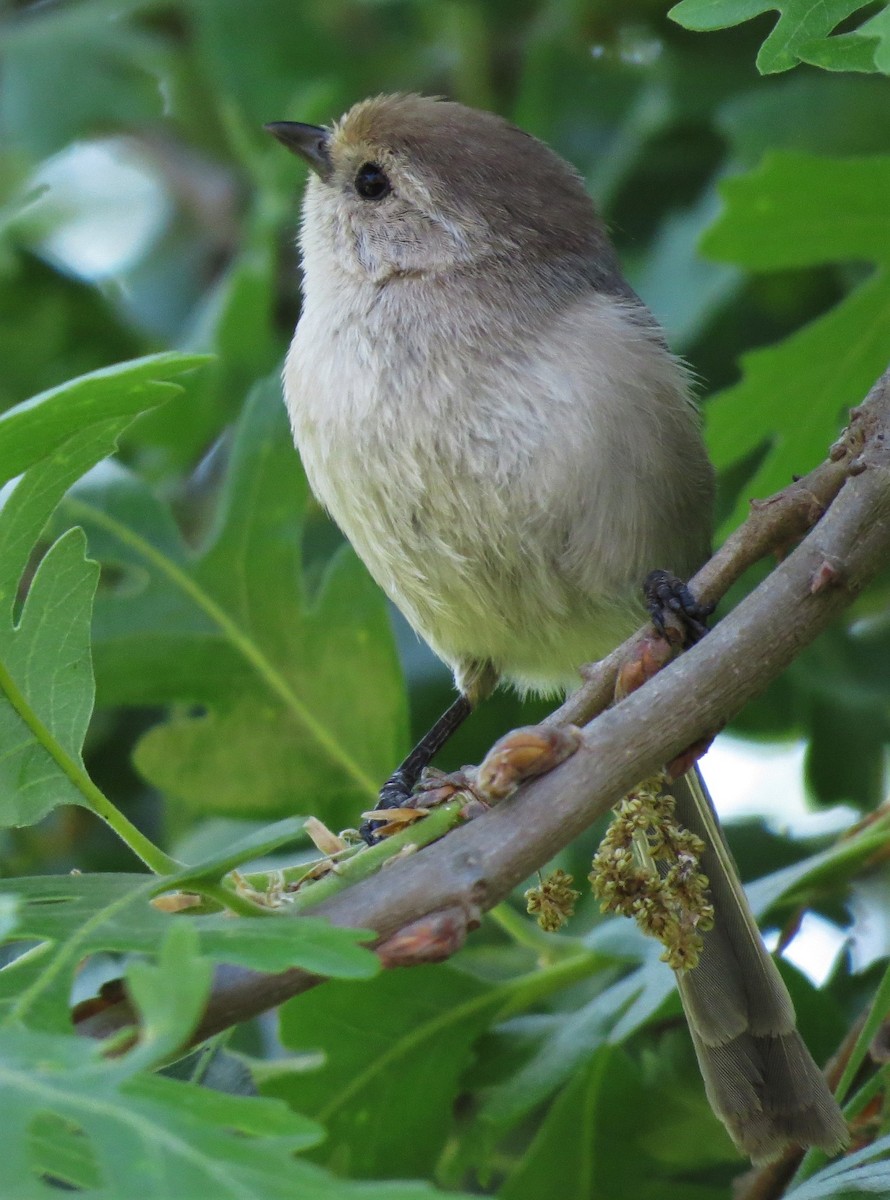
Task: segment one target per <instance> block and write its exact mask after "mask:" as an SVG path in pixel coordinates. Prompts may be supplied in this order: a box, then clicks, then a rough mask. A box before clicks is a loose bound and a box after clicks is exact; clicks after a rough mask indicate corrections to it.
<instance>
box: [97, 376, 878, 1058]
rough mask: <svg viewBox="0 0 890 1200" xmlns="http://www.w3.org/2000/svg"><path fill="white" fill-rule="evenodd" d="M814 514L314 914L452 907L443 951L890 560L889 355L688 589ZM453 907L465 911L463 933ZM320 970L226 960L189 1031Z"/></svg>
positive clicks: (589, 684)
mask: <svg viewBox="0 0 890 1200" xmlns="http://www.w3.org/2000/svg"><path fill="white" fill-rule="evenodd" d="M807 529H810V532H809V533H808V534H807V536H805V537H804V538H803V540H802V541H801V542H800V544H799V545H798V546H797V547H796V549H794V550H793V552H791V553H790V554H789V555H788V557H787V558H785V559H784V561H782V562H781V563H780V564H779V565H778V566H777V567H776V568H775V570H774V571H773V572H772V573H771V574H770V576H769V577H768V578H767V579H766V580H765V581H764V582H763V583H761V584H760V586H759V587H757V588H756V589H755V590H754V591H753V592H751V593H750V594H749V595H748V596H747V597H746V598H745V599H744V600H743V601H742V602H741V603H740V604H739V605H738V606H737V607H736V608H735V609H734V610H733V611H732V612H731V613H729V615H728V616H726V617H725V618H724V619H723V620H722V621H721V622H720V623H719V625H718V626H717V627H716V629H715V630H714V631H713V632H712V633H710V634H709V635H708V636H707V637H706V638H704V639H703V641H701V642H699V643H698V645H696V646H694V647H693V648H692V649H691V650H689V651H688V652H687V653H686V654H684V655H682V657H680V658H679V659H677V660H676V661H674V662H672V663H670V664H669V665H668V666H667V667H666V668H665V669H664V670H663V671H662V672H661V673H660V674H658V675H656V676H655V678H653V679H652V680H650V681H649V682H648V683H647V684H645V685H644V686H643V687H641V688H640V689H639V690H637V691H635V692H632V693H631V694H630V695H628V696H627V697H626V698H625V699H623V700H621V701H620V703H618V704H616V705H615V706H614V707H612V708H608V709H607V711H602V710H603V709H605V708H606V706H607V705H608V704H609V703H610V702H611V700H612V697H613V695H614V687H615V681H616V679H617V674H618V670H619V668H620V665H621V664H622V663H623V662H625V661H626V660H627V658H628V656H629V655H633V654H634V653H635V650H636V649H637V648H638V646H639V644H640V641H641V639H642V637H643V636H644V634H642V633H641V634H638V635H636V637H634V638H632V639H630V641H629V642H627V643H625V645H624V646H622V647H620V648H619V649H618V650H617V651H615V652H614V653H613V654H611V655H609V657H608V658H606V659H604V660H603V661H602V662H601V663H599V664H597V665H595V666H594V667H593V668H591V669H589V671H588V672H587V679H586V682H585V684H584V686H583V687H582V688H581V689H580V691H579V692H578V693H576V694H575V695H574V696H572V697H570V698H569V700H568V701H567V702H566V703H565V704H564V705H562V707H561V708H560V709H558V710H557V712H556V713H554V714H553V716H552V717H551V718H550V721H551V722H552V723H558V724H564V723H567V722H571V723H576V724H580V723H583V724H584V726H585V727H584V730H583V736H582V737H581V739H580V745H579V748H578V750H577V752H576V753H575V754H573V755H572V756H571V757H570V758H568V759H567V760H566V761H565V762H563V763H562V764H561V765H560V766H558V767H557V768H556V769H554V770H553V771H552V772H551V773H550V774H547V775H543V776H540V777H538V778H536V779H534V780H531V781H530V782H529V783H527V784H525V785H524V786H523V787H521V788H520V789H519V790H518V791H517V792H516V793H515V795H513V796H512V797H510V798H509V799H508V800H506V801H504V802H503V803H501V804H499V805H498V806H497V807H496V808H493V809H491V810H490V811H489V812H487V813H485V814H484V815H483V816H480V817H479V818H478V819H476V820H473V821H471V822H469V823H468V824H466V825H464V826H462V827H460V828H457V829H455V830H453V831H452V832H451V833H449V834H448V836H447V837H445V838H443V839H442V840H441V841H438V842H436V843H434V844H433V845H431V846H428V847H426V848H425V849H424V850H423V851H422V852H419V853H418V854H416V855H413V856H411V857H408V858H405V859H403V860H401V861H399V862H396V863H394V864H393V865H392V866H391V867H390V868H389V869H388V870H386V871H382V872H381V873H379V874H378V875H376V876H374V877H373V878H371V879H367V880H364V881H362V882H361V883H358V884H356V885H355V886H354V887H351V888H349V889H347V890H346V891H343V892H340V893H339V894H337V895H335V896H333V897H332V898H330V899H328V900H326V901H325V902H324V903H322V904H320V905H318V906H317V907H313V908H312V909H311V911H312V913H313V915H324V916H327V917H328V918H329V919H330V920H331V921H333V922H334V923H335V924H337V925H342V926H358V927H363V928H371V929H374V930H376V931H377V933H378V935H379V937H380V940H381V942H382V941H385V940H386V939H389V938H392V936H393V935H394V934H396V933H398V931H400V930H405V929H406V927H408V926H411V925H415V923H416V922H418V921H420V920H421V919H422V918H424V917H427V916H429V917H430V922H431V928H438V926H441V925H442V924H443V921H442V919H440V918H437V917H436V914H443V913H444V914H447V920H446V921H445V922H444V924H445V925H447V928H448V931H449V932H448V937H447V938H446V939H445V943H446V948H445V950H444V951H443V956H444V954H445V953H449V952H453V950H454V949H456V948H457V946H458V945H459V944H460V941H461V940H462V935H463V934H464V933H465V932H466V930H467V929H468V928H471V927H472V926H473V925H474V924H475V923H476V922H477V921H478V919H479V914H480V913H481V912H484V911H485V910H487V909H489V908H491V907H493V906H494V905H495V904H497V903H499V902H500V901H501V900H502V899H504V897H505V896H507V895H508V894H509V893H510V891H511V890H512V889H513V888H514V887H515V886H516V885H517V884H519V883H521V882H522V881H523V880H524V879H525V878H526V877H527V876H528V875H529V874H531V872H533V871H534V870H535V869H536V868H538V867H540V866H541V865H542V864H543V863H545V862H547V861H548V860H549V859H551V858H552V857H553V856H554V855H555V854H556V853H557V852H558V851H560V850H561V849H563V847H565V846H567V845H568V844H569V843H570V842H571V841H572V840H573V839H574V838H575V837H577V836H578V835H579V834H581V833H582V832H583V831H584V830H585V829H586V828H587V827H588V826H589V825H590V824H591V823H592V822H593V821H594V820H596V819H597V817H599V816H600V815H601V814H602V813H604V812H605V811H606V810H607V809H608V808H609V807H610V806H611V805H612V804H614V803H615V802H616V801H617V800H619V799H620V798H621V797H622V796H624V795H625V794H626V793H627V791H628V790H629V789H630V788H631V787H633V786H634V785H635V784H637V783H638V782H639V781H640V780H641V779H645V778H646V777H648V776H649V775H651V774H652V773H653V772H655V771H656V770H658V769H660V768H661V767H662V765H663V764H664V763H665V762H668V761H670V760H671V759H672V758H674V757H675V756H676V755H677V754H679V753H680V752H681V751H683V750H684V749H685V748H686V747H688V746H690V745H691V744H693V743H694V742H696V741H698V740H699V739H701V738H703V737H705V736H707V735H710V734H713V733H715V732H716V731H718V730H719V729H721V728H722V727H723V726H724V725H725V724H726V723H727V722H728V721H729V720H730V719H731V718H732V717H733V716H735V715H736V714H737V713H738V712H739V711H740V710H741V709H742V708H743V707H744V705H745V704H746V703H747V702H748V701H749V700H751V699H752V698H753V697H754V696H756V695H758V694H759V693H760V692H762V691H763V690H764V688H765V687H766V686H767V685H768V684H769V683H770V682H771V681H772V680H773V679H775V678H776V676H778V675H779V674H780V673H781V672H782V671H783V670H784V669H785V667H787V666H788V664H789V663H790V662H791V661H792V660H793V659H794V658H795V656H796V655H798V654H799V653H800V652H801V650H803V649H804V648H805V647H806V646H807V645H809V644H810V643H811V642H812V641H813V640H814V639H815V638H816V637H818V635H819V634H820V633H821V632H822V631H823V630H824V629H826V627H827V626H828V625H829V624H830V623H831V622H832V621H833V620H834V619H835V618H836V617H837V616H838V614H839V613H841V612H842V611H843V610H844V609H845V608H846V607H847V606H848V605H849V604H851V603H852V601H853V600H854V599H855V598H856V597H857V596H858V595H859V593H860V592H861V591H862V589H863V588H864V587H865V586H866V585H867V584H868V583H869V582H870V581H871V580H872V579H873V578H874V576H875V575H876V574H877V573H878V572H879V571H880V570H881V569H882V568H885V567H886V566H887V565H888V564H890V370H888V371H887V372H885V374H884V375H883V376H882V377H881V379H880V380H879V381H878V383H877V384H876V385H875V387H874V388H873V389H872V390H871V392H870V393H869V396H868V398H867V399H866V401H865V402H864V404H863V405H862V406H861V407H860V408H858V409H856V410H855V411H854V412H853V413H852V414H851V422H850V425H849V427H848V429H847V430H846V431H845V433H844V434H843V436H842V438H841V439H840V441H839V442H837V443H836V444H835V446H833V447H832V448H831V451H830V453H829V458H828V460H827V461H826V462H825V463H823V464H822V465H821V466H819V467H817V468H816V469H815V470H814V471H812V472H811V473H810V474H809V475H807V476H805V477H804V478H803V479H801V480H799V481H796V482H795V483H792V484H791V485H790V486H789V487H788V488H785V489H784V490H783V491H781V492H779V493H777V494H776V495H775V496H773V497H771V498H770V499H768V500H766V501H762V502H755V503H753V504H752V512H751V515H750V516H749V517H748V519H747V521H745V523H744V524H743V525H742V526H741V527H740V528H739V529H738V530H737V531H736V532H735V533H734V534H733V535H732V536H731V537H730V538H729V539H728V540H727V541H726V543H725V544H724V545H723V546H722V547H721V549H720V550H719V551H718V552H717V553H716V554H715V555H714V557H713V558H712V559H711V560H710V562H708V563H707V564H706V566H704V567H703V568H702V570H701V571H700V572H699V573H698V575H697V576H696V577H695V579H694V580H692V588H693V591H694V592H695V593H696V595H697V596H698V597H699V598H700V599H702V600H704V601H715V600H718V599H719V598H720V597H721V596H722V595H723V594H724V593H725V591H726V589H727V588H728V587H729V586H730V585H731V584H732V583H734V582H735V581H736V580H737V579H738V578H739V577H740V576H741V575H742V574H743V572H744V571H745V570H746V569H747V568H748V567H749V566H750V565H751V564H752V563H753V562H755V561H757V560H758V559H759V558H762V557H764V556H765V555H766V554H768V553H770V552H775V551H784V550H785V549H787V547H788V546H789V545H791V544H792V543H793V542H794V541H796V540H797V539H798V538H800V537H801V536H802V535H803V534H805V533H806V531H807ZM596 713H599V714H600V715H598V716H596V717H595V719H593V720H591V719H590V718H591V717H592V716H593V715H594V714H596ZM455 913H458V914H461V913H462V914H463V930H462V931H459V934H455ZM294 919H297V920H298V919H299V917H295V918H294ZM458 924H459V922H458ZM417 928H418V927H417V926H416V925H415V930H416V929H417ZM403 940H404V939H403ZM408 941H409V942H410V941H411V938H410V937H409V938H408ZM389 961H392V959H391V958H390V960H389ZM402 961H403V960H402ZM318 982H320V981H319V979H318V977H316V976H313V975H310V974H308V973H307V972H305V971H302V970H297V969H293V970H288V971H283V972H280V973H277V974H263V973H260V972H256V971H248V970H245V969H243V968H235V967H222V968H220V969H219V970H218V972H217V975H216V978H215V982H214V987H213V990H212V994H211V996H210V999H209V1002H208V1005H207V1009H206V1011H205V1013H204V1016H203V1018H202V1020H201V1023H200V1025H199V1027H198V1028H197V1029H196V1031H195V1033H194V1035H193V1038H192V1044H194V1043H196V1042H199V1041H201V1040H203V1039H204V1038H206V1037H208V1036H210V1035H211V1034H214V1033H217V1032H219V1031H220V1030H222V1029H225V1028H228V1027H229V1026H230V1025H233V1024H235V1023H237V1022H240V1021H243V1020H246V1019H248V1018H250V1017H252V1016H255V1015H256V1014H258V1013H260V1012H263V1011H265V1010H267V1009H269V1008H272V1007H274V1006H276V1005H278V1004H281V1003H282V1002H283V1001H285V1000H287V999H289V998H290V997H292V996H295V995H297V994H298V993H300V992H302V991H305V990H306V989H307V988H309V987H312V986H314V985H315V984H316V983H318ZM133 1022H134V1016H133V1014H132V1012H131V1011H130V1009H129V1006H128V1005H127V1003H126V1002H125V1001H124V1002H122V1003H119V1004H115V1005H112V1006H111V1007H109V1008H108V1009H106V1010H105V1011H104V1012H101V1013H98V1014H95V1015H93V1016H91V1017H89V1018H87V1019H86V1020H84V1021H82V1022H80V1023H79V1025H78V1028H79V1030H80V1031H81V1032H82V1033H84V1034H87V1035H89V1036H106V1035H107V1034H108V1033H109V1032H110V1031H111V1030H112V1029H114V1028H119V1027H120V1026H121V1025H123V1024H132V1023H133Z"/></svg>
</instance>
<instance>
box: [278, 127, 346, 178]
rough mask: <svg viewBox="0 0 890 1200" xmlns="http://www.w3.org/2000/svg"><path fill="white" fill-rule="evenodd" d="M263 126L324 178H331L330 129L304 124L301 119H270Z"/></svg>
mask: <svg viewBox="0 0 890 1200" xmlns="http://www.w3.org/2000/svg"><path fill="white" fill-rule="evenodd" d="M263 128H264V129H265V130H266V132H267V133H271V134H272V136H273V137H275V138H278V140H279V142H281V144H282V146H285V147H287V149H288V150H290V151H292V152H293V153H294V154H299V156H300V158H302V159H305V161H306V162H307V163H308V164H309V166H310V167H311V168H312V170H313V171H314V172H315V173H316V175H319V176H320V177H321V178H322V179H328V178H330V174H331V155H330V143H331V134H330V131H329V130H327V129H325V128H324V126H322V125H302V124H301V123H300V122H299V121H270V122H269V124H268V125H264V126H263Z"/></svg>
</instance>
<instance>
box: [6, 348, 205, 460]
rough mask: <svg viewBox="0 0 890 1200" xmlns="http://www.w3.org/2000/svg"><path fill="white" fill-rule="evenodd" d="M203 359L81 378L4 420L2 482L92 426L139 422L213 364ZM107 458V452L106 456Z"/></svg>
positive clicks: (121, 367)
mask: <svg viewBox="0 0 890 1200" xmlns="http://www.w3.org/2000/svg"><path fill="white" fill-rule="evenodd" d="M207 361H208V360H207V356H206V355H203V354H179V353H175V352H172V351H171V352H169V353H166V354H152V355H149V356H148V357H147V358H137V359H134V360H133V361H132V362H126V363H118V364H116V365H115V366H113V367H105V368H103V369H102V370H100V371H92V372H90V374H89V375H81V376H80V377H79V378H77V379H72V380H71V381H70V382H68V383H63V384H62V385H61V386H60V387H56V388H51V389H50V390H49V391H48V392H42V393H41V394H40V395H39V396H34V397H33V398H32V399H30V400H26V401H25V402H24V403H22V404H18V405H16V407H15V408H11V409H9V410H8V411H7V412H5V413H3V415H2V416H0V483H2V482H5V481H6V480H7V479H12V478H13V476H15V475H18V474H20V473H21V472H22V471H24V470H26V469H27V468H28V467H29V466H31V465H32V463H36V462H38V461H39V460H40V459H41V458H45V457H46V456H47V455H48V454H51V453H52V452H53V451H55V450H57V449H59V448H60V447H61V446H62V445H63V444H64V443H65V442H66V441H67V440H68V439H69V438H70V437H71V436H72V435H73V434H76V433H78V432H80V431H81V430H83V429H84V428H85V427H86V426H88V425H98V424H99V423H100V422H102V421H107V420H110V419H111V418H124V417H126V418H128V420H127V421H126V422H124V423H123V424H122V425H121V429H123V428H125V427H126V424H128V423H129V421H130V420H132V419H133V417H135V416H137V415H138V414H139V413H142V412H145V411H146V410H147V409H150V408H155V407H157V405H159V404H163V403H164V402H165V401H166V400H169V399H170V398H171V397H172V396H175V395H177V393H179V392H180V391H181V390H182V388H181V386H180V385H179V384H176V383H173V382H172V381H173V380H174V379H175V378H176V377H177V376H179V375H182V374H183V373H184V372H186V371H191V370H193V369H194V368H195V367H198V366H201V365H202V364H203V363H205V362H207ZM106 453H107V452H106Z"/></svg>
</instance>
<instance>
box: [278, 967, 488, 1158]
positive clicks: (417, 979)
mask: <svg viewBox="0 0 890 1200" xmlns="http://www.w3.org/2000/svg"><path fill="white" fill-rule="evenodd" d="M502 1002H503V996H502V994H501V993H500V992H499V991H498V989H495V988H491V987H488V986H486V985H484V984H481V983H477V982H475V981H474V980H473V979H471V978H470V977H469V976H467V975H463V974H461V973H459V972H457V971H454V970H452V969H449V968H447V967H415V968H412V969H411V971H410V972H408V971H387V972H384V973H383V974H382V975H380V976H378V977H377V978H376V979H374V980H373V981H372V982H371V983H368V984H363V985H362V986H361V987H358V986H355V985H348V984H326V985H325V987H324V988H323V989H320V988H317V989H315V991H313V992H307V993H305V994H304V995H302V996H298V997H296V998H295V999H294V1000H290V1001H288V1003H287V1004H285V1005H284V1006H283V1007H282V1009H281V1038H282V1041H283V1042H284V1044H285V1045H286V1046H287V1047H288V1049H290V1050H293V1051H295V1052H296V1051H299V1052H305V1051H316V1050H321V1051H323V1053H324V1056H325V1062H324V1066H323V1068H321V1069H320V1070H317V1071H305V1070H302V1071H296V1072H294V1071H288V1070H287V1064H286V1063H272V1064H270V1066H269V1067H268V1068H260V1069H259V1072H258V1081H259V1082H260V1084H261V1087H262V1090H263V1092H265V1093H268V1094H273V1095H276V1096H282V1097H284V1098H286V1099H287V1100H288V1102H289V1103H290V1104H291V1105H293V1106H294V1107H295V1108H297V1109H298V1110H300V1111H302V1112H305V1113H307V1114H311V1115H312V1116H313V1117H314V1118H315V1119H316V1120H318V1121H320V1122H321V1123H322V1124H323V1125H324V1126H325V1127H326V1128H327V1131H328V1140H327V1142H326V1143H325V1144H324V1145H323V1146H322V1147H320V1148H319V1150H318V1151H317V1152H315V1157H316V1158H317V1159H318V1160H319V1161H321V1162H323V1163H325V1164H326V1165H330V1166H332V1167H334V1166H335V1167H336V1169H337V1170H338V1171H342V1172H344V1173H346V1174H350V1175H359V1176H363V1177H364V1176H367V1177H374V1176H377V1177H380V1176H383V1177H392V1176H397V1175H412V1174H415V1173H420V1172H423V1173H427V1172H428V1170H429V1167H430V1164H431V1163H433V1162H435V1160H436V1158H437V1157H438V1156H439V1154H440V1153H441V1151H442V1148H443V1147H444V1145H445V1144H446V1142H447V1140H448V1138H449V1136H450V1134H451V1129H452V1123H453V1119H454V1114H453V1108H454V1101H455V1098H456V1096H457V1093H458V1087H459V1082H460V1078H461V1075H462V1073H463V1071H464V1070H465V1068H466V1067H467V1065H468V1064H469V1063H470V1061H471V1052H472V1047H473V1043H474V1041H475V1040H476V1038H477V1036H478V1035H479V1033H480V1032H481V1031H482V1030H483V1029H484V1028H486V1027H487V1026H488V1024H489V1023H490V1022H491V1019H492V1014H493V1011H494V1010H495V1008H496V1007H497V1006H499V1004H501V1003H502Z"/></svg>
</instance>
